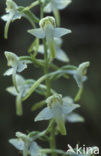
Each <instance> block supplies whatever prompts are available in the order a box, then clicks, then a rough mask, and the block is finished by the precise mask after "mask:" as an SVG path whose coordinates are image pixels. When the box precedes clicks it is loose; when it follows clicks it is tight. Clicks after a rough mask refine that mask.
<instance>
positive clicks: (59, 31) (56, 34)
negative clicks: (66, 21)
mask: <svg viewBox="0 0 101 156" xmlns="http://www.w3.org/2000/svg"><path fill="white" fill-rule="evenodd" d="M69 33H71V30H69V29H66V28H55V31H54V37H58V38H59V37H62V36H64V35H66V34H69Z"/></svg>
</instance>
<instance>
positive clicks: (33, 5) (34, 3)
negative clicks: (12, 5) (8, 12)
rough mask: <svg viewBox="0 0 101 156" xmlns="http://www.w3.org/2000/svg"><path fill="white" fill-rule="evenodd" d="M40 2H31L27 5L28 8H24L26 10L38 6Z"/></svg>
mask: <svg viewBox="0 0 101 156" xmlns="http://www.w3.org/2000/svg"><path fill="white" fill-rule="evenodd" d="M39 3H40V2H39V1H35V2H33V3H32V4H30V5H29V6H28V7H26V8H25V9H24V11H25V10H30V9H32V8H33V7H35V6H37V5H38V4H39Z"/></svg>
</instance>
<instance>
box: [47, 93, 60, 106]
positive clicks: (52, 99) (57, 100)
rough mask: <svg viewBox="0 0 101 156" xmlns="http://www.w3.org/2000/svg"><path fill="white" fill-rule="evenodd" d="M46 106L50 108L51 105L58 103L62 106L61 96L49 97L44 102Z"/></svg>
mask: <svg viewBox="0 0 101 156" xmlns="http://www.w3.org/2000/svg"><path fill="white" fill-rule="evenodd" d="M46 103H47V105H48V106H49V107H50V108H51V107H52V105H53V104H54V103H59V104H62V103H63V101H62V95H61V94H54V95H52V96H50V97H49V98H48V99H47V100H46Z"/></svg>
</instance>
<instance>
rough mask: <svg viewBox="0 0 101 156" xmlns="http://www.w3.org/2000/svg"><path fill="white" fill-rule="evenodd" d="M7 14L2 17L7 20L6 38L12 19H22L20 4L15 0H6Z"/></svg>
mask: <svg viewBox="0 0 101 156" xmlns="http://www.w3.org/2000/svg"><path fill="white" fill-rule="evenodd" d="M6 6H7V8H6V13H7V14H6V15H3V16H2V17H1V18H2V19H3V20H4V21H6V22H7V23H6V26H5V38H7V33H8V29H9V25H10V23H11V22H12V21H14V20H16V19H20V18H21V17H22V14H21V13H20V12H19V11H18V6H17V4H16V3H15V2H14V1H13V0H6Z"/></svg>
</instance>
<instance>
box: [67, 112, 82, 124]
mask: <svg viewBox="0 0 101 156" xmlns="http://www.w3.org/2000/svg"><path fill="white" fill-rule="evenodd" d="M66 119H67V121H68V122H71V123H75V122H84V118H83V117H82V116H81V115H79V114H77V113H70V114H69V115H68V116H67V118H66Z"/></svg>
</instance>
